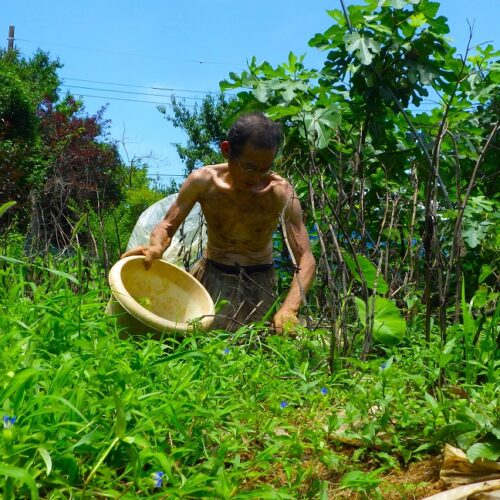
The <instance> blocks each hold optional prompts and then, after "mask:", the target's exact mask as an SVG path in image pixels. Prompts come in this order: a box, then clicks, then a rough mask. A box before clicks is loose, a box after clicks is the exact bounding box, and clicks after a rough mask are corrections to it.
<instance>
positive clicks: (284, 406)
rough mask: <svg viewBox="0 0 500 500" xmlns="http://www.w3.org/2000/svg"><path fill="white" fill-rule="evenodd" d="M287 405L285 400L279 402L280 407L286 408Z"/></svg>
mask: <svg viewBox="0 0 500 500" xmlns="http://www.w3.org/2000/svg"><path fill="white" fill-rule="evenodd" d="M287 406H288V403H287V402H286V401H282V402H281V403H280V407H281V408H286V407H287Z"/></svg>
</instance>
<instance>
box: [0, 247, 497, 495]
mask: <svg viewBox="0 0 500 500" xmlns="http://www.w3.org/2000/svg"><path fill="white" fill-rule="evenodd" d="M12 250H13V248H12ZM18 257H19V256H18V255H16V254H12V253H11V254H9V255H6V256H4V258H3V259H2V261H0V285H1V286H0V290H1V297H0V299H1V300H0V329H1V330H2V332H3V335H2V337H1V340H0V343H1V347H2V353H3V355H2V356H1V357H0V371H1V372H2V374H3V383H2V385H1V386H0V405H1V407H2V409H3V412H4V413H3V414H4V415H5V416H9V417H14V416H15V417H16V420H15V422H14V423H13V424H12V425H9V426H8V427H6V428H5V429H4V430H3V433H2V436H0V455H1V457H0V460H1V462H2V469H1V471H0V472H1V474H0V476H1V478H0V487H1V488H2V489H3V497H4V498H9V495H10V497H11V498H18V497H19V498H23V497H26V496H28V495H30V494H31V495H33V496H34V497H36V494H38V495H39V496H40V497H42V498H58V497H60V496H61V495H65V496H96V497H98V496H103V495H108V496H112V497H117V496H120V495H122V496H130V497H133V496H136V497H137V496H148V497H153V498H154V497H161V496H169V497H171V498H182V497H188V498H190V497H196V496H200V495H201V496H204V497H211V498H216V497H218V496H219V497H221V498H225V497H228V496H234V497H238V498H287V497H289V498H315V497H317V496H318V495H320V493H321V494H322V495H323V496H324V495H326V494H327V493H328V494H330V495H335V491H338V490H337V487H338V488H341V489H343V488H346V489H349V490H350V491H357V492H361V493H362V492H365V493H366V494H367V495H379V494H382V497H383V493H380V492H382V491H383V488H384V484H385V481H384V472H385V471H387V470H390V469H392V468H394V467H397V466H398V464H399V462H400V461H401V463H404V462H408V461H410V460H412V459H415V458H418V457H421V456H422V455H423V454H425V453H428V452H430V451H433V450H437V449H439V448H440V447H441V446H442V444H443V443H445V442H451V443H453V444H460V445H461V446H463V447H464V449H466V450H468V454H469V457H470V458H471V459H473V458H476V457H478V456H482V457H492V456H494V453H495V451H494V450H496V449H497V448H496V446H497V442H496V441H495V439H496V438H498V394H497V393H496V392H497V391H496V390H495V389H496V387H497V384H498V378H497V374H495V372H492V373H491V377H492V378H488V379H485V380H484V383H483V384H482V385H477V384H467V385H463V384H462V383H461V380H463V379H462V378H461V377H462V375H461V374H460V373H461V371H462V370H463V366H462V351H461V349H462V347H461V346H460V344H459V343H458V342H455V343H454V344H450V345H449V348H448V349H447V351H446V352H447V353H448V354H449V355H450V356H451V357H450V359H449V360H448V361H447V363H446V365H445V366H444V370H446V377H447V379H449V380H450V386H445V387H443V388H441V389H439V390H436V389H435V383H436V380H437V379H438V377H439V369H440V365H442V358H440V355H439V352H440V347H439V343H440V340H439V337H438V336H433V338H432V341H431V344H430V345H427V344H426V343H425V342H419V340H418V337H417V336H415V335H408V336H407V337H406V338H405V339H403V341H402V342H401V344H400V345H399V346H398V347H392V348H390V349H389V350H388V351H387V352H386V353H385V354H384V358H385V357H387V358H386V360H385V361H384V358H382V359H380V357H375V356H373V357H371V358H370V359H369V360H367V361H366V362H360V361H359V360H357V359H356V357H353V358H350V359H348V360H347V361H348V366H349V368H339V369H338V370H336V371H335V372H334V373H331V374H330V373H329V372H328V369H327V366H326V365H325V363H324V360H325V348H326V347H327V339H326V338H325V337H324V335H323V334H322V333H320V332H319V331H317V332H313V331H308V330H304V331H303V332H302V335H301V338H299V339H296V340H291V339H286V338H283V337H278V336H273V335H267V336H266V335H262V333H263V332H262V330H261V331H259V330H257V329H255V328H252V327H244V328H242V329H241V330H240V331H239V332H237V333H236V334H232V335H229V334H227V332H224V331H215V332H210V333H202V332H199V333H195V334H193V335H192V336H191V337H188V338H185V339H183V338H174V337H172V338H164V339H163V341H162V342H158V341H154V340H150V339H148V338H142V339H136V340H133V339H129V340H120V338H119V332H118V330H117V328H116V326H115V324H114V321H113V319H112V318H108V317H106V316H105V315H104V308H105V305H106V302H107V300H108V297H109V288H108V287H107V285H106V284H105V282H104V280H103V278H102V277H101V276H100V273H98V272H97V271H98V270H97V268H95V267H92V268H86V267H84V268H83V269H82V270H81V271H79V267H80V265H81V264H80V263H79V261H78V258H77V257H74V258H72V259H65V260H61V259H58V260H54V259H53V260H52V262H51V263H46V264H43V265H42V263H41V261H40V260H35V261H34V262H30V263H24V264H23V263H22V262H23V261H22V259H19V258H18ZM32 264H34V266H33V265H32ZM78 274H81V275H82V276H83V277H85V276H86V277H87V278H86V279H83V280H77V279H76V276H77V275H78ZM474 349H476V348H474ZM380 354H382V352H380ZM476 355H477V353H476V352H474V351H471V355H470V358H469V360H470V361H471V362H472V361H474V360H475V359H477V358H476ZM458 389H460V391H462V392H460V391H458ZM452 390H453V391H452ZM460 394H463V395H462V396H460ZM344 439H351V440H354V442H357V443H358V445H357V446H358V449H357V451H356V452H355V454H354V455H351V453H350V452H349V453H345V451H344V449H343V448H342V447H341V446H339V444H338V443H340V442H342V440H344ZM351 442H352V441H351ZM365 462H367V463H369V464H371V465H370V468H371V470H370V469H369V468H367V467H366V466H365ZM320 464H321V466H322V467H326V468H327V470H328V471H330V473H331V474H332V477H338V478H340V477H342V479H341V480H340V483H339V484H338V485H337V486H336V485H335V484H330V485H329V484H328V482H327V481H324V480H323V479H321V480H320V478H324V477H325V476H324V475H323V474H325V469H321V468H320V469H318V467H319V465H320ZM374 464H375V467H378V469H375V470H374V469H373V467H374ZM158 471H161V472H164V479H163V481H162V485H161V487H155V480H154V478H153V475H154V473H155V472H158ZM277 471H279V474H277V473H276V472H277ZM321 471H323V472H321Z"/></svg>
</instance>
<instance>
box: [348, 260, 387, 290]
mask: <svg viewBox="0 0 500 500" xmlns="http://www.w3.org/2000/svg"><path fill="white" fill-rule="evenodd" d="M342 257H343V258H344V261H345V263H346V264H347V267H348V268H349V271H351V273H352V274H353V276H354V279H355V280H356V281H358V282H359V283H363V280H362V279H361V276H360V274H359V272H358V266H356V262H355V260H354V258H353V257H352V256H351V255H349V254H348V253H347V252H342ZM356 260H357V261H358V264H359V267H360V269H361V274H362V275H363V278H364V280H365V283H366V286H367V287H368V288H370V290H374V289H375V286H376V290H377V292H378V293H381V294H382V295H383V294H385V293H387V290H388V289H389V287H388V286H387V283H386V281H385V280H384V278H383V277H382V276H381V275H380V274H379V275H378V276H377V268H376V267H375V266H374V265H373V264H372V263H371V261H370V260H368V259H367V258H366V257H365V256H364V255H362V254H356Z"/></svg>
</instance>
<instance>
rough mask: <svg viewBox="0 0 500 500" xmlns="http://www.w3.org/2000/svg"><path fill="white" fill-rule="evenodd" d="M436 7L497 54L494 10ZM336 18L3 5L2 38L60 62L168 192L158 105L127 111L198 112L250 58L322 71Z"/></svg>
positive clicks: (305, 1)
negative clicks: (291, 60)
mask: <svg viewBox="0 0 500 500" xmlns="http://www.w3.org/2000/svg"><path fill="white" fill-rule="evenodd" d="M348 3H362V2H361V0H359V1H356V2H353V1H350V2H348ZM440 3H441V9H440V13H441V14H442V15H444V16H446V17H447V18H448V20H449V25H450V28H451V33H450V37H451V39H452V43H453V44H454V45H455V46H456V47H457V48H458V49H459V50H461V51H463V50H464V49H465V45H466V41H467V36H468V25H467V19H468V20H469V21H470V22H474V25H475V27H474V36H473V43H482V42H485V41H492V42H493V44H494V46H495V47H496V48H497V49H498V48H500V43H499V36H498V18H499V14H500V0H475V1H471V0H442V1H441V2H440ZM337 8H340V1H339V0H329V1H327V0H267V1H264V0H253V1H252V2H237V1H234V0H232V1H229V0H211V1H207V0H182V1H179V0H170V1H168V0H163V1H161V0H149V1H147V2H139V1H131V0H120V1H118V0H85V1H80V0H73V1H71V2H68V1H67V0H65V1H63V0H14V1H8V0H3V2H2V7H1V9H0V21H1V22H0V32H1V30H3V33H4V34H5V37H2V39H3V40H5V42H3V43H4V44H6V38H7V35H8V27H9V25H14V26H15V38H16V40H15V45H16V47H18V48H19V49H20V50H21V52H22V53H23V54H24V55H25V56H29V55H30V54H32V53H33V52H34V51H35V50H36V49H37V48H38V47H39V48H41V49H43V50H45V51H48V52H50V54H51V56H52V57H53V58H56V57H58V58H59V59H60V61H61V62H62V63H63V65H64V67H63V68H62V70H60V76H61V77H62V78H63V79H64V84H65V86H64V87H63V89H68V90H70V91H71V92H72V93H73V94H75V95H77V96H78V95H82V96H83V99H84V102H85V106H86V110H87V112H89V113H94V112H95V111H97V109H99V108H100V107H101V106H103V105H105V104H106V103H108V107H107V111H106V113H105V117H106V118H108V119H110V120H111V121H112V124H111V128H110V133H111V136H112V137H113V138H114V139H117V140H119V141H120V142H122V143H123V144H124V145H125V147H123V146H121V147H120V151H121V154H122V156H123V158H124V160H125V161H127V155H128V158H129V159H130V158H133V157H145V156H147V155H150V154H151V155H152V157H151V158H150V159H149V160H148V162H149V164H150V174H161V175H162V180H163V181H165V182H168V178H167V177H166V176H167V175H171V174H172V175H180V174H182V172H183V166H182V164H181V162H180V160H179V158H178V157H177V154H176V152H175V149H174V148H173V147H172V146H171V143H172V142H179V141H180V142H182V141H183V140H184V136H183V134H182V132H180V131H178V130H176V129H174V127H173V126H172V125H171V124H170V123H169V122H167V121H166V120H165V118H164V117H163V115H161V114H160V113H159V112H158V111H157V109H156V105H155V104H152V103H150V102H132V101H154V102H158V103H165V104H168V103H169V102H170V97H169V96H170V95H171V94H172V93H174V94H175V95H176V96H177V97H179V98H180V97H182V96H184V97H186V101H185V103H186V104H188V105H191V104H194V103H195V102H197V99H200V98H202V97H203V95H204V93H206V92H213V91H217V90H218V84H219V81H220V80H223V79H225V78H226V77H227V75H228V73H229V72H230V71H234V72H237V73H238V72H241V71H242V70H243V69H245V67H246V61H247V60H249V59H251V58H252V57H253V56H255V57H256V58H257V60H258V61H259V62H262V61H264V60H267V61H269V62H270V63H272V64H279V63H281V62H284V61H286V59H287V57H288V53H289V52H290V51H293V52H294V53H296V54H306V59H305V63H306V66H307V67H313V68H320V67H321V66H322V63H323V60H324V56H325V54H324V53H321V52H319V51H317V50H315V49H312V48H310V47H309V46H308V45H307V42H308V40H309V39H310V38H312V37H313V36H314V34H315V33H317V32H323V31H325V30H326V29H327V28H328V27H329V26H330V25H331V22H330V21H331V18H330V17H329V16H328V15H327V14H326V10H327V9H337ZM4 46H5V45H4ZM98 82H103V83H98ZM118 84H119V85H118ZM152 87H156V88H161V89H176V90H175V91H171V90H155V89H153V88H152ZM126 92H134V93H126ZM151 94H159V95H154V96H153V95H151ZM91 95H93V96H102V97H104V98H101V97H89V96H91ZM120 99H122V100H120ZM198 102H199V101H198ZM167 109H168V106H167Z"/></svg>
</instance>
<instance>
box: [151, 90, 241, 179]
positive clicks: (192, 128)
mask: <svg viewBox="0 0 500 500" xmlns="http://www.w3.org/2000/svg"><path fill="white" fill-rule="evenodd" d="M230 104H231V99H228V98H227V97H226V96H225V95H224V94H218V95H216V96H214V95H212V94H208V95H207V96H206V97H205V98H204V99H203V101H202V103H201V105H199V106H198V105H197V104H195V107H194V109H193V110H192V111H190V110H189V109H188V108H187V107H186V106H185V105H184V104H183V103H182V102H178V101H177V100H176V99H175V98H172V111H173V116H171V115H167V114H166V113H167V112H166V108H165V107H159V108H158V109H159V111H160V112H161V113H163V114H164V115H165V118H166V119H167V120H168V121H169V122H171V123H172V124H173V125H174V127H177V128H180V129H181V130H183V131H184V132H185V133H186V135H187V137H188V142H187V145H186V146H183V145H182V144H180V143H177V144H175V147H176V149H177V154H178V155H179V157H180V158H181V160H182V161H183V162H184V164H185V167H186V168H185V173H186V175H188V174H190V173H191V172H192V171H193V170H195V169H196V168H200V167H202V166H204V165H214V164H216V163H221V162H222V161H223V160H224V158H223V157H222V155H221V153H220V151H219V146H220V143H221V142H222V141H224V140H225V139H226V137H227V121H228V117H229V116H230V115H231V111H230V110H231V106H230Z"/></svg>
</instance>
